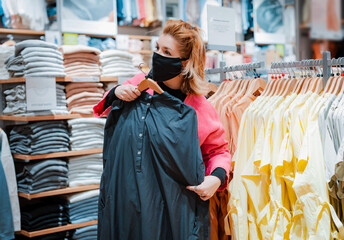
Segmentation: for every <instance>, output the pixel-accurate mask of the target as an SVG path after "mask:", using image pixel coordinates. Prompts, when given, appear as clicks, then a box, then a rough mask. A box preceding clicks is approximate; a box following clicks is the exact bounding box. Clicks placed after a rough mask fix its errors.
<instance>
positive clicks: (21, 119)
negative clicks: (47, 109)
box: [0, 113, 94, 122]
mask: <svg viewBox="0 0 344 240" xmlns="http://www.w3.org/2000/svg"><path fill="white" fill-rule="evenodd" d="M83 117H94V115H92V114H74V113H73V114H67V115H65V114H63V115H62V114H61V115H43V116H8V115H0V120H5V121H19V122H29V121H49V120H68V119H74V118H83Z"/></svg>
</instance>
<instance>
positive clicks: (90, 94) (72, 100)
mask: <svg viewBox="0 0 344 240" xmlns="http://www.w3.org/2000/svg"><path fill="white" fill-rule="evenodd" d="M104 93H105V91H104V89H103V84H102V83H92V82H90V83H69V84H68V85H67V86H66V97H67V106H68V110H69V111H70V112H71V113H81V114H92V113H93V106H94V105H96V104H97V103H98V102H99V101H100V100H102V98H103V96H104Z"/></svg>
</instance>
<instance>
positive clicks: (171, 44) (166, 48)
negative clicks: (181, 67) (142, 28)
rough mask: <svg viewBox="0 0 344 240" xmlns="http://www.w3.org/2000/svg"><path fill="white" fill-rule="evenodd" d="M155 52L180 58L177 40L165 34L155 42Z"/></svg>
mask: <svg viewBox="0 0 344 240" xmlns="http://www.w3.org/2000/svg"><path fill="white" fill-rule="evenodd" d="M155 52H156V53H158V54H160V55H162V56H165V57H179V58H181V55H180V52H179V49H178V42H177V41H176V40H175V39H174V38H173V37H172V36H171V35H167V34H162V35H161V36H160V38H159V40H158V41H157V43H156V50H155Z"/></svg>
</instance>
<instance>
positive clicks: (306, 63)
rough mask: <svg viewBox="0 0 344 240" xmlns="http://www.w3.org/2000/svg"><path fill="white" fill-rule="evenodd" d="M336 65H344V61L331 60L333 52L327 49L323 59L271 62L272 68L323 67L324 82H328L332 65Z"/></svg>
mask: <svg viewBox="0 0 344 240" xmlns="http://www.w3.org/2000/svg"><path fill="white" fill-rule="evenodd" d="M336 65H344V61H343V60H342V59H332V60H331V53H330V52H328V51H325V52H323V58H322V59H307V60H301V61H293V62H273V63H271V69H279V68H280V69H290V68H301V69H310V68H311V67H322V72H321V73H322V76H323V79H324V83H325V84H326V82H327V80H328V78H329V77H330V76H331V67H332V66H336Z"/></svg>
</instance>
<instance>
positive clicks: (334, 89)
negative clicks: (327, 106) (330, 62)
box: [330, 59, 343, 95]
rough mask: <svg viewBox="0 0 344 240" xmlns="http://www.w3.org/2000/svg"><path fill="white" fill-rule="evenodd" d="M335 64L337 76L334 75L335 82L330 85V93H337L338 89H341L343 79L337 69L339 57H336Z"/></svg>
mask: <svg viewBox="0 0 344 240" xmlns="http://www.w3.org/2000/svg"><path fill="white" fill-rule="evenodd" d="M334 63H335V66H336V67H337V74H336V75H337V76H335V80H334V81H335V84H333V85H334V86H333V87H332V86H331V89H330V92H331V93H332V94H336V95H338V94H339V93H340V90H341V89H342V85H343V79H342V77H341V76H340V70H338V69H339V67H338V66H339V59H336V60H335V62H334Z"/></svg>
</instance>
